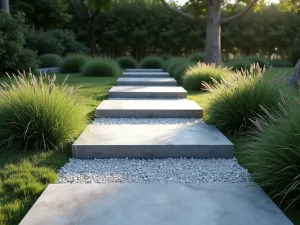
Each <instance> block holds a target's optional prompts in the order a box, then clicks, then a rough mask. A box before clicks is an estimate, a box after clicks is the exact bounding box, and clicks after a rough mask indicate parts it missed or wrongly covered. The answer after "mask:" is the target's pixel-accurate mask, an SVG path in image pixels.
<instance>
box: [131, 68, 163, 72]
mask: <svg viewBox="0 0 300 225" xmlns="http://www.w3.org/2000/svg"><path fill="white" fill-rule="evenodd" d="M126 72H163V70H162V69H141V68H138V69H126Z"/></svg>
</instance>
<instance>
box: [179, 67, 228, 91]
mask: <svg viewBox="0 0 300 225" xmlns="http://www.w3.org/2000/svg"><path fill="white" fill-rule="evenodd" d="M232 74H233V73H232V72H231V71H229V70H228V69H227V68H222V67H216V66H215V65H213V64H205V63H197V65H194V66H191V67H189V68H188V69H187V70H186V71H185V73H184V76H183V81H182V84H183V87H184V88H185V89H187V90H191V91H197V90H202V88H203V86H202V82H207V83H213V79H214V80H216V81H220V80H221V78H222V77H230V76H231V75H232Z"/></svg>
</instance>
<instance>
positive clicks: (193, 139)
mask: <svg viewBox="0 0 300 225" xmlns="http://www.w3.org/2000/svg"><path fill="white" fill-rule="evenodd" d="M72 156H73V157H74V158H82V159H93V158H126V157H128V158H140V159H157V158H180V157H187V158H191V157H194V158H232V157H233V144H232V143H231V142H230V141H229V140H228V139H227V138H226V137H225V136H224V135H223V134H222V133H221V132H220V131H218V129H216V128H215V127H214V126H211V125H208V124H206V123H204V122H198V123H196V124H175V125H170V124H168V125H128V124H126V125H89V126H88V127H87V128H86V129H85V130H84V131H83V133H82V134H81V135H80V136H79V138H78V139H77V140H76V141H75V143H74V144H73V145H72Z"/></svg>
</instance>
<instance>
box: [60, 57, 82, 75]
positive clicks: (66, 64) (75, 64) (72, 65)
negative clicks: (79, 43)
mask: <svg viewBox="0 0 300 225" xmlns="http://www.w3.org/2000/svg"><path fill="white" fill-rule="evenodd" d="M86 61H87V56H85V55H78V54H75V55H69V56H67V57H66V58H65V59H64V60H63V62H62V64H61V66H60V71H61V72H62V73H79V72H80V71H81V68H82V66H83V65H84V64H85V63H86Z"/></svg>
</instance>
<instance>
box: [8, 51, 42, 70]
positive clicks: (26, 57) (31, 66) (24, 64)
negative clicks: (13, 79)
mask: <svg viewBox="0 0 300 225" xmlns="http://www.w3.org/2000/svg"><path fill="white" fill-rule="evenodd" d="M39 64H40V61H39V60H38V59H37V55H36V52H35V51H33V50H31V49H27V48H24V49H23V50H22V52H21V54H20V55H19V59H18V63H17V66H16V68H17V69H14V70H13V71H14V72H17V70H20V71H23V70H24V71H26V72H28V71H30V70H31V71H32V72H34V71H35V70H36V69H37V68H38V66H39Z"/></svg>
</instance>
